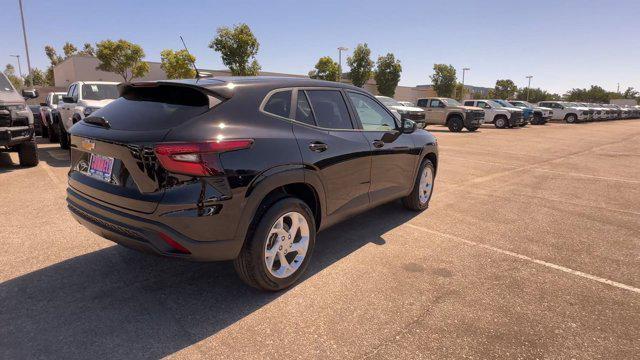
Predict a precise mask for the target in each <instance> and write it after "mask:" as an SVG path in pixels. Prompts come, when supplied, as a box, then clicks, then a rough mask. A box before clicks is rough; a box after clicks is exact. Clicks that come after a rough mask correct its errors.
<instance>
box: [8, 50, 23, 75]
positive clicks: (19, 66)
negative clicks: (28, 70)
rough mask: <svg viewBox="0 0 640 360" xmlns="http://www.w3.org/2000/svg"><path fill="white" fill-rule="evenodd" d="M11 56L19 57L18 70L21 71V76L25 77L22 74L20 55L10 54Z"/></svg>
mask: <svg viewBox="0 0 640 360" xmlns="http://www.w3.org/2000/svg"><path fill="white" fill-rule="evenodd" d="M9 56H11V57H14V58H16V59H18V72H19V73H20V77H23V76H22V66H21V65H20V55H9Z"/></svg>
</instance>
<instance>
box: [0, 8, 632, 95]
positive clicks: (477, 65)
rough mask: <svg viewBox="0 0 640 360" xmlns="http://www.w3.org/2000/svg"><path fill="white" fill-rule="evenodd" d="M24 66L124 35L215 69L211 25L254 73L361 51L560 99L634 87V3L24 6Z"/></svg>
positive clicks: (10, 47) (12, 38)
mask: <svg viewBox="0 0 640 360" xmlns="http://www.w3.org/2000/svg"><path fill="white" fill-rule="evenodd" d="M23 1H24V8H25V16H26V23H27V35H28V37H29V42H30V44H29V45H30V51H31V62H32V66H35V67H38V68H41V69H44V68H46V66H47V65H48V60H47V58H46V56H45V55H44V50H43V49H44V46H45V45H47V44H51V45H53V46H55V47H56V49H58V52H59V53H61V52H62V45H63V44H64V43H65V41H71V42H72V43H74V44H76V46H78V47H80V46H81V45H82V43H84V42H92V43H95V42H98V41H100V40H103V39H107V38H111V39H119V38H124V39H127V40H129V41H133V42H136V43H138V44H140V45H142V47H143V48H144V50H145V52H146V55H147V57H146V59H147V60H150V61H159V60H160V51H162V49H165V48H173V49H178V48H180V46H181V45H180V41H179V38H178V36H179V35H182V36H183V37H184V38H185V40H186V42H187V45H188V46H189V48H190V50H191V52H192V53H193V54H194V55H195V56H196V57H197V64H198V66H199V67H202V68H209V69H220V68H223V67H224V66H223V64H222V62H221V61H220V56H219V54H217V53H215V52H214V51H213V50H211V49H209V48H208V47H207V45H208V44H209V41H210V40H211V39H212V38H213V37H214V36H215V31H216V28H217V27H219V26H224V25H233V24H236V23H240V22H245V23H247V24H249V26H250V27H251V29H252V30H253V31H254V33H255V34H256V36H257V37H258V40H259V41H260V51H259V53H258V56H257V58H258V61H259V62H260V64H261V65H262V68H263V70H266V71H276V72H286V73H296V74H306V73H307V72H308V71H309V70H310V69H311V68H312V67H313V65H314V64H315V63H316V61H317V59H318V58H319V57H321V56H324V55H330V56H332V57H334V58H335V59H336V60H337V50H336V48H337V47H338V46H346V47H348V48H349V49H353V48H354V47H355V46H356V45H357V44H358V43H361V42H366V43H368V44H369V47H370V48H371V49H372V55H373V56H374V58H377V56H378V55H382V54H385V53H387V52H393V53H394V54H395V55H396V57H398V58H399V59H400V60H401V61H402V65H403V73H402V79H401V81H400V84H402V85H418V84H428V83H429V82H430V80H429V75H431V73H432V67H433V64H434V63H447V64H452V65H453V66H454V67H456V68H457V69H458V71H459V77H460V76H461V70H460V69H461V68H462V67H464V66H468V67H471V71H470V72H468V73H467V76H466V81H465V82H466V83H467V84H472V85H478V86H493V85H494V84H495V81H496V79H501V78H510V79H512V80H514V81H515V82H516V84H517V85H518V86H523V85H526V79H525V76H526V75H533V76H534V78H533V80H532V86H534V87H542V88H544V89H548V90H550V91H553V92H559V93H564V92H565V91H566V90H568V89H570V88H573V87H581V88H582V87H588V86H590V85H592V84H597V85H601V86H603V87H604V88H606V89H608V90H615V89H616V84H617V83H620V88H621V89H625V88H626V87H627V86H633V87H635V88H636V89H638V88H640V1H638V0H617V1H587V0H583V1H577V0H567V1H562V0H556V1H548V0H542V1H527V2H519V1H437V2H435V1H400V0H398V1H314V2H303V1H275V0H274V1H240V0H234V1H195V0H182V1H163V0H156V1H146V2H143V1H121V0H111V1H90V0H86V1H71V0H56V1H35V0H23ZM0 9H2V11H0V34H1V35H2V36H1V37H2V41H1V42H0V43H1V44H2V45H1V46H0V65H1V66H2V67H3V68H4V65H5V64H7V63H9V62H11V63H13V64H14V65H15V58H12V57H10V56H9V55H10V54H16V53H19V54H21V55H22V65H23V71H26V70H25V69H26V57H25V56H24V45H23V42H22V32H21V29H20V17H19V10H18V1H17V0H0Z"/></svg>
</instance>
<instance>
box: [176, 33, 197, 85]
mask: <svg viewBox="0 0 640 360" xmlns="http://www.w3.org/2000/svg"><path fill="white" fill-rule="evenodd" d="M180 41H182V46H184V49H185V50H186V51H187V54H189V55H191V53H190V52H189V49H187V44H185V43H184V39H183V38H182V35H180ZM191 64H193V69H194V70H195V71H196V79H199V78H200V72H199V71H198V68H197V67H196V62H195V61H192V62H191Z"/></svg>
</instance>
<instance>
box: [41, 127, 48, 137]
mask: <svg viewBox="0 0 640 360" xmlns="http://www.w3.org/2000/svg"><path fill="white" fill-rule="evenodd" d="M42 137H43V138H48V137H49V127H48V126H47V125H46V124H42Z"/></svg>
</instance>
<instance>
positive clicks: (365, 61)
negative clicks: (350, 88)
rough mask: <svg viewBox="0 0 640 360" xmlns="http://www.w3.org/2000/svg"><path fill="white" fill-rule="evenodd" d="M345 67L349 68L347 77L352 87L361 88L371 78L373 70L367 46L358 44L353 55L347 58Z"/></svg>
mask: <svg viewBox="0 0 640 360" xmlns="http://www.w3.org/2000/svg"><path fill="white" fill-rule="evenodd" d="M347 65H349V67H350V68H351V71H350V72H349V77H350V78H351V82H352V83H353V85H355V86H357V87H362V86H363V85H364V84H365V83H366V82H367V80H369V79H370V78H371V74H372V69H373V60H371V50H370V49H369V46H368V45H367V44H366V43H365V44H358V46H356V49H355V50H354V51H353V55H352V56H349V57H348V58H347Z"/></svg>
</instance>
